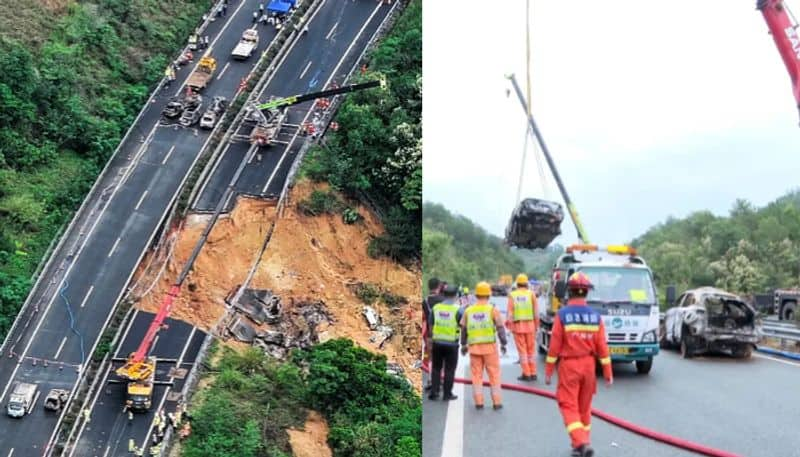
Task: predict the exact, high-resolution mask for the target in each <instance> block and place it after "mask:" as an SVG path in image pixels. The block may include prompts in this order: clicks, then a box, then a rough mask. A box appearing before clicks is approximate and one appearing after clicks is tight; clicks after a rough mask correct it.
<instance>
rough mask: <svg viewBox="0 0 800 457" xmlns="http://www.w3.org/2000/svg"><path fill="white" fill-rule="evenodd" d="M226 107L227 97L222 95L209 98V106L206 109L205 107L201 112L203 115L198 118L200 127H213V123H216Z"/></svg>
mask: <svg viewBox="0 0 800 457" xmlns="http://www.w3.org/2000/svg"><path fill="white" fill-rule="evenodd" d="M227 108H228V99H227V98H225V97H222V96H217V97H214V98H213V99H212V100H211V106H209V107H208V109H206V112H205V113H203V117H202V118H201V119H200V128H202V129H213V128H214V125H216V124H217V121H218V120H219V118H220V117H221V116H222V113H224V112H225V110H226V109H227Z"/></svg>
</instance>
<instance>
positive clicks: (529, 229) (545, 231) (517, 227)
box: [505, 75, 589, 249]
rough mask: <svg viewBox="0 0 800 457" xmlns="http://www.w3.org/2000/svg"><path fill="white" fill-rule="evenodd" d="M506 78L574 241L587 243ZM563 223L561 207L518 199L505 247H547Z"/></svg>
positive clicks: (513, 80) (531, 121) (539, 137)
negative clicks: (575, 237) (557, 194)
mask: <svg viewBox="0 0 800 457" xmlns="http://www.w3.org/2000/svg"><path fill="white" fill-rule="evenodd" d="M508 79H510V80H511V84H512V86H513V87H514V91H515V92H516V94H517V97H518V98H519V101H520V103H522V107H523V108H524V109H525V112H526V113H527V115H528V126H529V128H530V130H531V131H532V132H533V134H534V136H535V137H536V140H537V141H538V142H539V146H540V147H541V149H542V153H543V154H544V157H545V160H546V161H547V164H548V165H549V166H550V171H551V172H552V173H553V177H554V178H555V180H556V184H557V185H558V189H559V190H560V191H561V196H562V197H563V198H564V202H566V204H567V210H568V211H569V214H570V216H571V217H572V222H573V224H575V229H576V230H577V231H578V239H579V240H580V241H581V242H582V243H584V244H588V243H589V237H588V236H587V235H586V231H585V230H584V229H583V225H582V224H581V221H580V218H579V217H578V212H577V210H576V209H575V206H574V205H573V204H572V200H570V198H569V194H568V193H567V189H566V187H564V183H563V182H562V181H561V176H560V175H559V174H558V169H556V165H555V163H554V162H553V158H552V157H551V156H550V151H549V150H548V149H547V145H546V144H545V142H544V139H543V138H542V134H541V133H540V132H539V127H538V126H537V125H536V122H535V121H534V119H533V115H532V114H530V112H529V111H528V105H527V103H526V102H525V97H524V96H523V95H522V91H521V90H520V88H519V84H517V79H516V77H514V75H509V76H508ZM563 220H564V212H563V210H562V209H561V205H560V204H558V203H556V202H551V201H547V200H539V199H535V198H528V199H525V200H522V201H521V202H520V203H519V204H518V205H517V207H516V208H515V209H514V211H513V213H512V214H511V220H510V221H509V222H508V227H507V228H506V239H505V241H506V244H508V245H510V246H516V247H520V248H526V249H537V248H545V247H547V246H548V245H549V244H550V243H551V242H552V241H553V239H555V237H557V236H558V235H560V234H561V222H562V221H563Z"/></svg>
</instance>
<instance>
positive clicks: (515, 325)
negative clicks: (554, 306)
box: [506, 274, 539, 381]
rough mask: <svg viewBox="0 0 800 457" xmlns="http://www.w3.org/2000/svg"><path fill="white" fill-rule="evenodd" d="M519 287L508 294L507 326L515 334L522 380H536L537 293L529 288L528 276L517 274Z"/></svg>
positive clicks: (520, 378)
mask: <svg viewBox="0 0 800 457" xmlns="http://www.w3.org/2000/svg"><path fill="white" fill-rule="evenodd" d="M516 284H517V288H516V289H514V290H513V291H512V292H511V293H510V294H509V295H508V308H507V311H506V327H507V328H508V330H510V331H511V333H512V334H513V335H514V344H516V346H517V352H518V353H519V364H520V366H521V367H522V376H520V377H518V378H517V379H519V380H520V381H536V379H537V376H536V352H535V349H534V348H535V345H536V343H535V342H536V328H537V327H539V315H538V314H537V313H536V309H537V307H538V303H537V301H536V295H535V294H534V293H533V292H532V291H531V290H529V289H528V276H526V275H524V274H520V275H517V280H516Z"/></svg>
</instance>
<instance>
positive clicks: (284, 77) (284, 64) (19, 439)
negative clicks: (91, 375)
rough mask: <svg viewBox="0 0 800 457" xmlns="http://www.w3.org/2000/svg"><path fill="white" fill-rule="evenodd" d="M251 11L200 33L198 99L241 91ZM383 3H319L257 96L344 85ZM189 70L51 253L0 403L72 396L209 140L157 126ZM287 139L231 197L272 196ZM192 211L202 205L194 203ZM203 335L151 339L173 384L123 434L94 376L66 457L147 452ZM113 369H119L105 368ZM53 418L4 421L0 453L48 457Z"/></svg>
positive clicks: (9, 352) (214, 187)
mask: <svg viewBox="0 0 800 457" xmlns="http://www.w3.org/2000/svg"><path fill="white" fill-rule="evenodd" d="M257 5H258V3H257V2H252V1H243V2H241V3H240V4H238V5H235V6H234V7H232V8H231V9H230V10H229V12H228V15H227V16H226V17H224V18H219V19H217V20H215V21H213V22H208V28H207V29H206V31H205V32H204V33H206V34H208V35H209V36H210V38H211V42H210V48H209V49H210V52H211V53H212V54H213V55H214V57H215V58H216V59H217V65H218V68H217V73H216V74H215V75H214V77H213V80H212V81H211V82H210V83H209V87H208V88H205V89H204V90H203V92H202V96H203V97H204V98H207V99H209V100H210V99H211V98H213V97H215V96H224V97H226V98H227V99H228V100H231V99H232V98H233V96H234V94H235V93H236V92H237V89H239V88H240V82H241V81H242V80H243V78H244V77H245V76H246V75H247V74H248V73H249V72H250V71H251V70H252V68H253V66H254V65H255V63H256V61H257V59H256V58H252V59H251V60H250V61H249V62H233V61H232V60H231V57H230V50H231V49H233V48H234V47H235V46H236V43H237V42H238V40H239V37H240V36H241V33H242V30H244V29H245V28H247V27H249V26H251V21H250V19H251V16H250V14H251V13H252V9H255V8H257ZM382 5H383V4H382V3H379V4H378V5H377V6H376V5H375V4H374V3H372V2H369V3H366V2H344V3H340V2H328V3H326V1H325V0H322V2H320V5H319V9H317V10H316V11H315V12H314V13H313V16H312V19H311V21H310V22H309V23H308V24H309V29H310V31H309V32H308V33H306V34H304V36H303V37H302V38H301V39H300V40H298V41H295V42H294V44H293V45H292V46H291V48H290V52H289V53H287V55H286V56H285V57H284V59H282V60H281V61H280V62H279V68H278V71H276V72H275V73H273V74H272V76H271V77H270V80H269V83H268V84H266V89H265V90H264V91H263V92H262V93H261V94H259V95H264V94H269V95H275V94H279V95H290V94H292V93H296V92H303V91H307V90H308V89H313V88H316V89H317V90H319V89H322V88H324V87H327V86H328V85H329V84H330V83H331V82H340V83H341V82H344V80H345V79H346V77H347V75H348V74H349V73H350V71H351V69H352V66H353V65H354V63H355V62H357V61H358V59H359V58H360V57H361V55H362V53H363V52H364V50H365V48H366V46H367V44H368V43H369V42H370V41H371V40H372V39H373V38H374V34H375V32H376V30H377V29H378V28H379V26H380V25H381V24H382V23H383V22H384V20H385V19H386V17H387V16H388V14H389V12H390V11H391V10H392V9H393V8H391V7H390V6H382ZM259 30H260V33H261V35H262V37H261V40H262V41H261V47H260V49H259V51H262V50H263V49H264V48H267V46H268V45H269V42H270V41H271V40H272V39H273V38H274V37H275V35H276V33H275V30H274V29H273V28H272V27H266V28H264V27H261V26H259ZM264 30H266V32H265V31H264ZM320 44H322V45H320ZM301 66H302V67H303V68H300V67H301ZM190 72H191V68H190V69H183V70H181V71H179V72H178V74H177V79H176V81H174V82H173V83H172V86H171V87H170V88H162V87H159V89H160V90H157V91H156V92H155V93H154V94H153V96H152V97H151V99H150V100H148V104H147V106H146V107H145V108H144V109H143V111H142V112H141V113H140V116H139V117H138V118H137V120H136V121H135V123H134V125H133V126H132V127H131V130H130V132H129V133H128V134H127V135H126V137H125V138H124V139H123V142H122V143H121V144H120V147H119V149H118V151H117V153H115V155H114V156H113V157H112V159H111V160H110V162H109V165H108V166H107V168H106V170H104V172H103V173H102V174H101V177H100V178H99V179H98V181H97V183H96V184H95V186H94V187H93V189H92V191H91V192H90V194H89V196H88V197H87V199H86V201H85V202H84V205H83V206H82V208H81V210H79V212H78V214H77V216H76V218H75V220H74V221H73V223H72V224H71V225H70V227H69V228H68V229H67V231H66V233H65V235H64V237H63V238H62V240H61V242H60V243H59V245H58V246H57V247H56V249H55V250H54V252H53V255H52V256H51V258H50V261H49V262H48V264H47V265H46V266H45V268H44V270H43V272H42V275H41V276H40V280H39V282H38V283H37V284H36V286H35V287H34V290H33V292H32V293H31V295H30V297H29V303H26V306H25V307H24V308H23V312H21V313H20V316H19V317H18V319H17V321H16V322H15V325H14V327H13V328H12V331H11V332H10V333H9V335H8V337H7V339H6V342H5V343H4V345H3V354H4V355H6V357H3V358H2V359H0V363H2V364H3V365H2V366H0V382H2V385H3V389H4V390H3V392H2V395H3V397H2V398H0V401H2V400H3V399H4V397H5V395H6V394H7V392H8V391H9V390H10V388H11V387H12V386H13V385H15V383H17V382H33V383H36V384H38V385H39V389H40V390H41V391H43V392H45V393H46V392H47V391H48V390H49V389H50V388H54V387H58V388H64V389H67V390H69V391H71V392H73V393H74V391H75V387H76V386H77V385H78V383H79V382H80V378H81V375H82V374H83V371H82V370H84V369H85V367H86V364H87V360H88V358H89V357H90V355H91V354H92V353H93V350H94V348H95V347H96V346H97V344H98V342H99V339H100V336H101V334H102V333H103V330H104V329H105V327H106V326H107V324H108V322H109V320H110V318H111V316H112V314H113V312H114V309H115V305H116V303H117V302H118V301H119V299H120V298H121V297H122V296H123V295H124V293H125V291H126V285H127V284H128V282H129V281H130V279H131V277H132V275H133V273H134V271H135V269H136V267H137V265H138V264H139V262H140V261H141V258H142V256H143V255H144V253H145V251H146V249H147V248H148V247H149V245H150V244H151V242H152V240H153V239H154V237H155V236H156V234H157V232H158V230H159V227H160V226H161V225H162V224H163V222H164V219H165V217H166V215H167V214H168V213H169V211H170V208H171V207H172V206H173V204H174V203H175V201H176V198H177V195H178V193H179V192H180V190H181V188H182V187H183V183H184V182H185V180H186V179H187V177H188V175H189V174H190V171H191V170H192V168H193V167H194V165H195V164H196V163H197V161H198V158H199V157H200V152H201V151H203V150H204V149H205V147H206V145H207V144H208V142H209V141H210V138H211V136H210V135H209V134H208V133H207V132H206V131H203V130H198V129H196V128H186V129H183V128H179V127H177V126H173V125H160V124H159V117H160V116H159V113H160V111H161V109H162V108H163V106H164V105H165V104H166V102H167V101H168V100H169V99H170V97H173V96H178V95H180V94H181V92H182V91H183V90H184V86H183V84H184V83H185V80H186V78H187V75H188V74H189V73H190ZM310 112H311V109H310V108H309V107H308V104H305V105H298V106H296V107H295V108H294V109H293V110H292V114H291V116H292V118H294V117H301V116H303V115H305V116H306V117H307V116H308V115H309V113H310ZM298 121H299V119H298ZM297 137H298V135H297V134H294V135H293V136H291V138H290V139H288V141H286V142H285V143H286V144H285V145H284V146H285V147H281V148H278V147H274V146H273V148H272V149H273V150H272V151H270V150H265V151H260V152H263V153H264V155H265V156H267V158H268V159H267V160H263V161H262V160H258V161H256V162H254V163H253V164H252V166H248V167H247V169H246V170H245V175H244V177H243V179H241V180H239V185H237V189H236V190H237V191H242V192H248V190H247V189H250V188H256V187H259V188H261V189H263V190H262V191H261V192H249V193H255V194H259V195H268V194H270V192H268V190H272V192H271V193H272V194H273V195H275V194H277V193H280V190H281V189H282V188H283V187H284V183H285V180H286V178H287V175H288V172H289V169H290V167H291V165H292V163H293V161H294V158H295V153H296V151H297V150H298V149H299V147H300V143H301V142H300V141H295V140H296V139H297ZM230 150H234V151H237V150H238V151H241V153H242V154H241V155H242V157H244V153H245V152H246V151H247V150H248V147H247V146H246V145H241V144H236V145H233V147H229V148H228V149H226V154H223V155H222V157H221V160H220V163H222V164H223V165H222V166H220V167H216V166H215V167H214V170H227V171H230V173H228V175H227V176H226V175H225V173H224V172H219V173H217V172H215V173H212V178H213V179H212V180H211V181H210V182H209V183H206V185H204V193H203V194H202V195H201V198H199V199H198V201H203V202H206V203H207V204H209V205H211V206H212V207H213V206H214V205H215V204H216V200H214V195H215V193H216V195H217V197H216V198H217V200H218V199H219V196H220V195H221V194H222V192H223V191H224V189H225V187H226V186H227V180H229V179H230V175H231V174H232V173H233V170H234V169H235V168H236V167H237V166H238V163H239V162H238V161H241V160H242V157H239V158H238V161H237V158H236V157H235V152H232V153H227V152H228V151H230ZM259 159H260V157H259ZM231 200H234V201H235V199H231ZM230 203H231V202H229V204H230ZM195 206H196V207H199V208H202V206H203V205H202V204H200V205H195ZM146 316H147V315H146V314H145V313H138V312H137V313H135V314H134V316H133V318H132V319H131V320H130V321H129V322H128V326H127V327H126V328H127V329H126V330H125V333H124V335H123V339H122V342H121V344H120V345H119V347H118V348H117V350H116V352H115V354H114V357H115V359H119V358H121V357H125V356H127V353H128V352H130V351H131V350H133V349H135V346H136V345H137V344H138V342H139V341H140V340H141V338H142V334H143V332H144V328H145V327H146V323H147V321H149V319H147V317H146ZM203 337H204V334H203V333H202V332H200V331H197V330H195V329H194V328H193V327H191V326H188V325H186V324H182V323H179V322H177V321H174V322H172V324H170V326H169V328H168V330H166V331H164V332H162V334H161V336H159V338H161V342H157V344H155V345H154V349H153V351H154V352H153V354H154V355H156V356H157V357H159V358H161V357H163V358H165V359H166V362H165V363H159V365H158V370H157V373H156V378H157V381H159V380H164V378H172V379H171V380H172V381H173V382H175V385H174V386H172V387H169V389H168V388H165V387H163V386H156V388H155V390H154V398H153V401H154V408H153V409H151V410H150V411H149V412H148V413H147V414H145V415H141V416H137V417H136V419H135V420H134V421H133V422H132V423H131V424H130V425H129V424H127V423H126V422H127V418H126V416H124V415H123V414H122V405H123V404H124V392H125V389H124V386H123V385H119V384H106V381H107V380H108V379H109V377H110V376H109V373H110V372H111V370H110V367H109V368H107V369H105V370H104V372H102V373H98V376H102V377H103V382H102V384H103V385H104V387H101V388H100V389H98V390H97V391H96V392H95V394H94V396H93V397H92V398H91V399H90V400H89V409H90V411H89V417H90V418H91V419H90V420H89V421H84V423H83V424H82V425H81V426H80V427H79V429H78V431H77V434H78V438H77V442H78V443H77V445H76V446H75V447H74V448H73V449H71V454H70V455H102V456H104V457H105V456H111V455H127V454H128V439H134V440H135V442H137V444H140V445H141V444H142V443H145V442H146V441H147V439H148V438H149V436H150V425H151V422H152V417H153V414H154V412H155V410H157V408H156V406H159V405H164V404H165V402H166V403H167V404H168V406H173V407H174V403H175V399H174V398H173V399H170V398H169V396H168V395H167V391H168V390H171V391H172V392H179V391H180V388H181V383H182V379H183V377H184V376H185V375H186V373H183V374H181V379H177V378H175V377H173V376H170V375H169V374H168V373H170V371H169V370H170V368H172V367H174V366H175V364H176V363H177V364H178V365H179V367H183V368H190V367H191V364H192V363H193V361H194V358H195V356H196V354H197V351H198V350H199V346H200V344H201V343H202V341H203ZM54 342H58V343H54ZM166 342H169V344H165V343H166ZM56 344H57V345H56ZM118 365H119V362H117V363H116V365H114V367H115V368H116V366H118ZM173 374H174V373H173ZM167 380H169V379H167ZM170 403H172V405H170ZM63 414H64V412H63V411H62V412H61V413H50V412H48V413H45V411H44V410H43V408H41V405H34V408H33V410H32V413H31V414H30V415H28V416H27V417H25V418H24V419H23V420H14V419H11V418H9V417H6V416H4V418H3V419H2V420H3V421H4V423H3V425H2V426H3V427H4V432H5V431H10V433H3V434H2V435H1V436H0V449H3V450H4V451H5V450H8V454H6V453H5V452H4V453H2V454H0V456H5V455H8V456H11V455H15V456H26V455H31V456H33V455H43V454H44V453H48V452H52V451H53V449H52V446H50V447H48V443H49V442H51V441H52V439H53V437H54V436H55V433H56V429H57V428H58V425H59V424H60V422H61V420H62V418H63ZM123 419H124V420H123ZM121 424H125V427H122V426H121ZM50 444H52V443H50Z"/></svg>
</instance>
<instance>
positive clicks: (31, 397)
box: [6, 382, 39, 417]
mask: <svg viewBox="0 0 800 457" xmlns="http://www.w3.org/2000/svg"><path fill="white" fill-rule="evenodd" d="M38 396H39V386H37V385H36V384H29V383H26V382H21V383H18V384H17V385H16V386H14V391H13V392H11V395H10V396H9V398H8V404H7V405H6V414H8V415H9V416H11V417H23V416H25V415H26V414H28V413H30V412H31V410H32V409H33V405H34V403H36V398H37V397H38Z"/></svg>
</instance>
